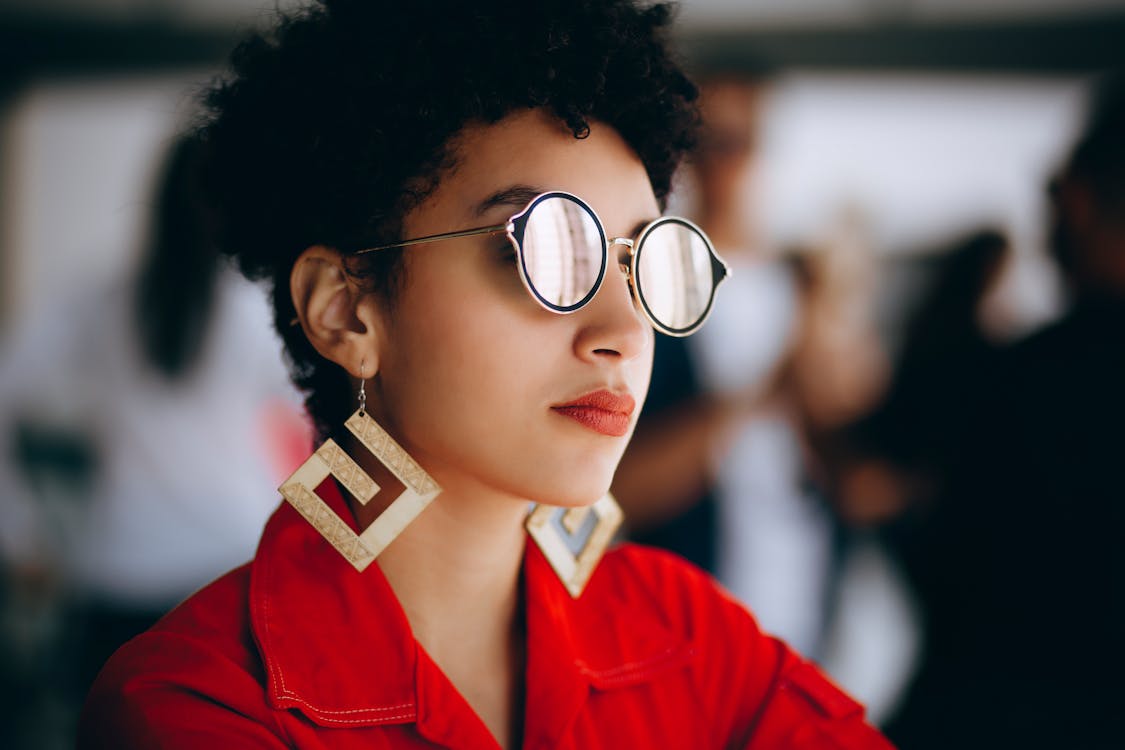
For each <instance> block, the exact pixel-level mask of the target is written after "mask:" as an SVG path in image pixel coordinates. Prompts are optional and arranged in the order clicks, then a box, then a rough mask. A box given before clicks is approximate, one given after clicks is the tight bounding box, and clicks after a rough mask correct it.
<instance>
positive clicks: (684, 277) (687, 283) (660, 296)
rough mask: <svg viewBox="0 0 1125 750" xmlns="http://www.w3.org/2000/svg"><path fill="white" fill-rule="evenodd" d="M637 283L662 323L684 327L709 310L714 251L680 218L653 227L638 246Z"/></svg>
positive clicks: (647, 303) (712, 287) (651, 309)
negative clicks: (680, 220) (712, 253)
mask: <svg viewBox="0 0 1125 750" xmlns="http://www.w3.org/2000/svg"><path fill="white" fill-rule="evenodd" d="M637 286H638V292H639V293H640V295H641V297H642V299H643V300H644V303H645V306H646V307H647V308H648V311H649V313H650V314H651V315H652V317H653V318H655V319H656V320H657V321H658V322H659V323H660V324H661V325H663V326H664V327H666V328H669V329H672V330H674V331H682V330H684V329H686V328H689V327H691V326H693V325H695V324H696V323H698V322H699V320H700V319H701V318H702V317H703V316H704V315H705V314H706V313H707V308H708V306H709V305H710V304H711V296H712V293H713V292H714V281H713V279H712V275H711V252H710V250H709V249H708V247H707V242H706V241H705V240H704V239H703V236H702V235H700V234H699V232H697V231H695V230H694V229H692V228H691V227H689V226H687V225H685V224H681V223H679V222H677V221H666V222H664V223H661V224H659V225H657V226H656V227H654V228H653V229H651V230H650V231H649V233H648V234H646V235H645V236H644V237H643V240H642V245H641V247H639V248H637Z"/></svg>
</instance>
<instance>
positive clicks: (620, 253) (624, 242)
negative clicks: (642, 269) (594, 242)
mask: <svg viewBox="0 0 1125 750" xmlns="http://www.w3.org/2000/svg"><path fill="white" fill-rule="evenodd" d="M606 244H607V245H608V246H609V250H610V251H611V252H616V255H617V266H618V267H619V268H620V269H621V270H622V271H624V272H625V275H626V276H629V277H632V269H633V246H634V244H635V243H634V242H633V240H631V239H629V238H628V237H614V238H613V239H611V240H609V242H607V243H606ZM614 248H616V250H614Z"/></svg>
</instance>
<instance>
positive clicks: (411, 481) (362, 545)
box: [278, 363, 441, 572]
mask: <svg viewBox="0 0 1125 750" xmlns="http://www.w3.org/2000/svg"><path fill="white" fill-rule="evenodd" d="M364 364H365V363H364ZM364 364H361V365H360V371H359V374H360V381H359V393H358V394H357V398H358V401H359V408H358V409H356V411H355V412H354V413H353V414H352V415H351V416H350V417H348V420H347V421H346V422H344V426H345V427H347V428H348V431H349V432H351V434H352V435H354V436H355V437H356V439H357V440H359V442H360V443H361V444H362V445H363V446H364V447H365V448H367V450H368V451H370V452H371V454H372V455H373V456H375V458H377V459H379V461H381V462H382V463H383V465H384V466H386V467H387V469H388V470H389V471H390V472H391V473H392V474H394V475H395V476H396V477H397V478H398V479H399V481H400V482H402V483H403V485H404V487H405V489H404V490H403V491H402V494H400V495H399V496H398V497H397V498H395V500H394V502H392V503H391V504H390V505H389V506H388V507H387V509H386V510H384V511H383V512H382V513H381V514H380V515H379V517H378V518H376V519H375V520H374V521H373V522H372V523H371V525H370V526H368V527H367V528H366V529H364V530H363V532H362V533H360V534H356V533H355V532H354V531H352V530H351V527H349V526H348V524H347V523H345V522H344V520H343V519H341V518H340V517H339V516H338V515H336V513H335V512H334V511H333V510H332V509H331V508H329V507H328V504H327V503H325V502H324V500H322V499H321V498H320V496H319V495H317V494H316V492H315V491H314V490H315V488H316V487H317V486H319V485H320V483H321V482H323V481H324V480H325V479H327V478H328V477H329V476H332V477H335V478H336V480H337V481H339V482H340V484H342V485H343V486H344V487H346V488H347V490H348V492H350V493H351V494H352V495H353V496H354V497H355V498H356V499H357V500H359V502H360V503H362V504H363V505H366V504H367V503H369V502H371V499H372V498H373V497H375V495H376V494H378V492H379V489H380V487H379V485H378V484H376V482H375V480H374V479H372V478H371V477H370V476H368V474H367V472H365V471H364V470H363V469H361V468H360V466H359V464H357V463H356V462H355V461H354V460H353V459H352V457H351V456H349V455H348V454H347V453H345V452H344V449H343V448H341V447H340V446H339V445H337V444H336V442H335V441H334V440H332V438H329V439H327V440H325V441H324V443H323V444H322V445H321V446H320V447H319V448H317V449H316V452H315V453H313V454H312V455H311V456H309V458H308V460H307V461H305V463H303V464H301V466H300V467H299V468H298V469H297V470H296V471H295V472H293V474H292V476H290V477H289V478H288V479H286V480H285V481H284V482H283V483H282V485H281V487H280V488H278V491H279V492H281V494H282V496H283V497H284V498H285V499H286V500H287V501H288V502H289V504H290V505H292V506H293V507H294V508H296V509H297V511H298V512H299V513H300V514H301V515H302V516H304V517H305V520H307V521H308V522H309V523H310V524H312V526H313V528H315V529H316V530H317V531H319V532H320V534H321V536H323V537H324V538H325V539H327V540H328V541H329V542H330V543H331V544H332V546H333V547H335V548H336V550H337V551H338V552H339V553H340V554H341V555H343V556H344V558H345V559H347V561H348V562H350V563H351V564H352V565H353V566H354V567H355V569H356V570H358V571H360V572H363V571H364V569H366V568H367V566H368V565H370V564H371V561H372V560H374V559H375V558H376V557H377V556H378V555H379V553H380V552H382V551H383V550H384V549H386V547H387V545H388V544H390V543H391V542H393V541H394V539H395V537H397V536H398V535H399V534H400V533H402V530H403V529H405V528H406V527H407V525H408V524H409V523H410V522H411V521H413V520H414V519H415V518H417V517H418V514H419V513H421V512H422V511H423V510H424V509H425V508H426V506H427V505H429V504H430V503H431V502H432V501H433V499H434V498H435V497H437V496H438V495H439V494H441V487H440V486H438V483H437V482H435V481H434V479H433V477H431V476H430V475H429V474H427V473H426V470H425V469H423V468H422V467H421V466H419V465H418V462H417V461H415V460H414V459H413V458H411V457H410V454H408V453H407V452H406V451H405V450H404V449H403V447H402V446H401V445H399V444H398V443H397V442H395V440H394V438H392V437H391V436H390V435H389V434H387V431H386V430H384V429H383V428H382V427H380V426H379V424H378V423H377V422H376V421H375V420H374V419H372V418H371V415H369V414H368V413H367V392H366V391H365V389H364V383H365V379H364V377H363V374H364V373H363V371H364Z"/></svg>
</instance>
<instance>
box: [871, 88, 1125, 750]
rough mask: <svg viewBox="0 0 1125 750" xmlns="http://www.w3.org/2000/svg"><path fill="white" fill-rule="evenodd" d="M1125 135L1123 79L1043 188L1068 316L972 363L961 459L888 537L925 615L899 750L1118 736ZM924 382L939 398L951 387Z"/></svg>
mask: <svg viewBox="0 0 1125 750" xmlns="http://www.w3.org/2000/svg"><path fill="white" fill-rule="evenodd" d="M1123 133H1125V90H1123V89H1122V87H1121V83H1120V79H1116V80H1115V81H1111V82H1110V83H1109V84H1108V85H1106V86H1105V87H1104V88H1103V91H1102V95H1101V98H1100V100H1099V102H1098V105H1097V106H1096V107H1095V109H1094V111H1093V114H1092V116H1091V118H1090V120H1089V123H1088V125H1087V128H1086V131H1085V133H1084V134H1083V136H1082V137H1081V139H1080V140H1079V142H1078V144H1077V145H1076V147H1075V148H1074V150H1073V152H1072V154H1071V156H1070V158H1069V160H1068V161H1067V163H1066V165H1065V167H1064V168H1063V170H1062V173H1061V175H1060V176H1059V177H1058V178H1057V180H1056V181H1055V182H1054V183H1053V185H1052V187H1051V199H1052V207H1053V232H1052V247H1051V249H1052V254H1053V255H1054V257H1055V259H1056V261H1057V262H1058V265H1059V267H1060V269H1061V270H1062V272H1063V274H1064V277H1065V278H1066V280H1067V282H1068V285H1069V288H1070V291H1071V295H1072V306H1071V308H1070V311H1069V312H1068V313H1067V314H1066V315H1065V316H1064V317H1063V318H1062V319H1061V320H1059V321H1058V322H1056V323H1054V324H1052V325H1050V326H1048V327H1047V328H1045V329H1044V330H1042V331H1040V332H1038V333H1036V334H1033V335H1032V336H1031V337H1029V338H1027V339H1026V340H1023V341H1021V342H1018V343H1017V344H1015V345H1012V346H1010V347H1008V348H1006V349H1003V350H1000V351H999V352H997V355H996V357H995V358H994V362H993V364H992V366H982V367H981V368H980V370H979V372H977V374H976V378H977V380H978V382H979V385H978V386H977V391H978V393H979V394H980V395H979V396H974V397H973V398H972V399H971V400H970V402H969V403H970V404H971V405H972V406H974V407H976V409H977V411H976V412H975V413H972V414H969V413H966V411H965V409H964V408H963V407H962V409H961V410H960V411H958V413H959V414H961V415H962V416H963V417H964V419H965V424H964V429H963V430H962V433H961V435H960V438H959V439H958V440H957V441H956V442H946V443H945V444H943V445H942V446H941V447H940V448H936V447H930V448H929V450H931V451H936V452H937V453H938V454H939V455H940V454H941V452H942V451H946V450H950V449H952V450H953V452H954V453H955V456H954V458H953V460H951V461H949V463H948V465H947V467H948V470H949V472H950V473H949V474H948V476H946V477H943V478H942V481H941V484H940V487H941V492H940V493H938V494H937V495H936V496H935V497H934V501H933V503H932V505H931V507H922V508H920V509H917V508H912V509H911V510H914V511H917V510H920V511H921V512H919V513H916V514H915V517H913V518H910V519H909V522H908V523H906V524H900V525H899V527H898V528H897V529H896V530H895V536H897V538H898V542H899V546H900V549H901V550H902V556H903V559H904V560H905V561H906V564H907V567H908V570H910V571H911V578H912V579H913V580H914V582H915V585H916V586H917V588H918V590H919V593H920V596H921V597H922V599H923V602H924V604H925V605H926V615H927V640H926V653H925V659H924V662H923V665H922V668H921V670H920V672H919V674H918V676H917V679H916V680H915V682H914V684H913V686H912V688H911V690H910V692H909V695H908V698H907V700H906V702H905V704H904V705H903V706H902V709H901V711H900V712H899V714H898V716H897V717H896V719H895V721H894V722H893V723H892V724H891V725H890V726H889V728H888V731H889V733H890V734H891V736H892V738H894V739H895V740H896V742H898V743H899V744H900V745H901V746H902V747H903V748H906V749H907V750H910V749H913V748H918V749H925V748H939V747H941V748H945V747H982V748H983V747H997V746H1009V747H1032V748H1057V747H1074V748H1109V747H1119V746H1120V742H1121V737H1120V726H1119V723H1120V722H1119V716H1120V707H1121V704H1122V701H1123V700H1125V687H1123V686H1122V685H1123V683H1122V680H1121V673H1122V670H1123V669H1125V647H1123V645H1122V640H1121V633H1122V632H1125V589H1123V588H1122V581H1123V580H1125V545H1122V543H1121V540H1122V535H1123V534H1125V503H1123V500H1125V479H1123V477H1125V475H1123V474H1122V472H1121V469H1122V466H1123V459H1125V440H1123V438H1122V429H1123V425H1125V138H1123V137H1122V134H1123ZM993 242H995V241H993ZM982 268H987V264H985V266H983V267H982ZM919 345H922V346H924V342H919ZM957 382H958V381H957V380H954V381H953V383H954V384H956V383H957ZM933 388H934V389H935V390H937V391H938V392H937V393H935V394H934V398H935V402H936V403H937V404H940V403H942V400H943V399H948V398H949V397H950V395H951V394H948V393H942V392H941V390H942V389H943V388H944V386H941V385H939V384H937V383H935V384H934V385H933ZM929 429H930V426H929V425H927V424H925V423H921V422H919V423H917V424H916V425H915V430H917V431H918V432H919V433H925V432H927V431H928V430H929ZM916 442H917V441H916ZM921 444H922V445H925V442H924V441H923V442H922V443H921ZM952 716H957V719H956V720H951V718H950V717H952Z"/></svg>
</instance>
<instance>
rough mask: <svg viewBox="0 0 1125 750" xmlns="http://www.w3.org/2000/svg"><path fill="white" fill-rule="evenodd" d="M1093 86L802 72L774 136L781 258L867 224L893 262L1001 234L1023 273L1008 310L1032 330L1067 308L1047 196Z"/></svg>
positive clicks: (778, 108)
mask: <svg viewBox="0 0 1125 750" xmlns="http://www.w3.org/2000/svg"><path fill="white" fill-rule="evenodd" d="M1087 96H1088V82H1087V81H1086V80H1085V79H1083V78H1081V77H1058V78H1036V77H995V76H981V75H963V76H932V75H908V74H846V75H845V74H831V73H816V72H802V73H794V74H791V75H787V76H785V77H783V78H782V79H781V80H780V81H779V82H778V83H777V85H776V87H775V91H774V93H773V95H772V97H771V104H770V106H769V108H768V109H767V112H766V117H765V124H764V130H763V134H762V159H763V171H762V176H761V184H760V190H761V196H760V198H761V213H762V223H763V227H764V233H765V237H766V240H767V242H768V243H769V244H771V245H773V246H778V247H785V246H790V245H793V244H799V243H804V242H808V241H810V240H813V239H815V237H816V236H817V235H818V233H821V232H823V231H824V230H825V229H826V228H829V227H831V226H832V225H833V224H834V223H835V222H837V221H838V220H839V218H840V216H841V214H842V213H845V212H847V213H849V214H850V215H851V216H853V217H854V216H857V215H858V216H859V217H860V218H861V220H862V224H863V226H864V228H865V231H866V234H867V239H868V240H869V241H870V243H871V245H872V246H873V247H874V249H875V250H876V251H877V252H879V253H883V254H887V253H896V252H897V253H901V252H910V251H917V250H926V249H929V248H932V247H933V246H934V245H935V244H941V243H942V242H944V241H947V240H952V239H955V238H956V236H957V235H959V234H961V233H963V232H965V231H968V230H971V229H974V228H977V227H979V226H981V225H985V224H987V225H990V226H994V227H996V228H999V229H1001V230H1003V231H1006V232H1007V233H1008V234H1009V236H1010V237H1011V239H1012V242H1013V245H1014V250H1015V254H1016V257H1017V259H1018V260H1017V263H1016V264H1015V266H1014V267H1013V268H1012V273H1011V274H1010V275H1009V277H1008V279H1007V284H1006V287H1005V289H1004V292H1003V294H1004V295H1006V296H1007V300H1006V302H1005V303H1004V304H1005V305H1007V306H1009V307H1010V308H1011V310H1010V311H1009V312H1010V313H1011V314H1012V315H1014V316H1015V317H1016V318H1017V319H1018V320H1016V321H1015V323H1017V324H1018V325H1019V327H1021V328H1026V327H1029V326H1031V325H1034V324H1035V323H1038V322H1041V321H1042V320H1043V319H1045V318H1046V317H1048V316H1050V315H1051V314H1052V313H1053V312H1054V311H1055V310H1056V308H1057V306H1058V302H1059V300H1058V295H1057V292H1056V286H1055V282H1054V276H1053V271H1052V270H1051V268H1050V266H1049V264H1048V263H1047V262H1046V260H1045V257H1044V255H1043V249H1044V246H1045V243H1046V236H1045V233H1046V229H1047V227H1046V224H1045V221H1046V209H1047V205H1046V192H1045V191H1046V185H1047V182H1048V180H1049V178H1050V176H1051V174H1052V172H1053V171H1054V170H1055V169H1057V168H1058V166H1059V165H1060V164H1061V162H1062V160H1063V159H1064V158H1065V157H1066V154H1067V151H1068V149H1069V148H1070V146H1071V144H1072V142H1073V141H1074V139H1075V137H1076V136H1077V133H1078V131H1079V129H1080V128H1081V126H1082V122H1083V117H1084V116H1085V111H1086V103H1087V102H1086V100H1087Z"/></svg>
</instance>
